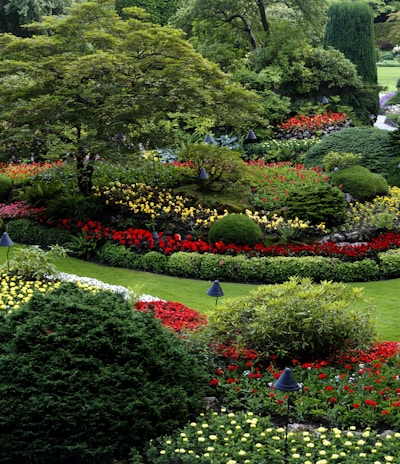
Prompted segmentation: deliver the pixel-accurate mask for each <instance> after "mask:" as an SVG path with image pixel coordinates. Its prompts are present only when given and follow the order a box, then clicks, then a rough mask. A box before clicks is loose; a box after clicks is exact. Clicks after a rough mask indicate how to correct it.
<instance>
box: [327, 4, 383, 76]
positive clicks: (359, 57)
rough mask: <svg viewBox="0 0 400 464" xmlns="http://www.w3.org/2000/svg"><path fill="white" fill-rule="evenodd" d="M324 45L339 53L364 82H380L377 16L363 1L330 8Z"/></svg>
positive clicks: (333, 5) (334, 5) (335, 5)
mask: <svg viewBox="0 0 400 464" xmlns="http://www.w3.org/2000/svg"><path fill="white" fill-rule="evenodd" d="M327 14H328V24H327V26H326V31H325V38H324V46H325V47H326V48H327V47H329V46H331V47H333V48H336V49H337V50H340V51H341V52H342V53H343V54H344V55H345V56H346V57H347V58H348V59H349V60H350V61H352V62H353V63H354V64H355V65H356V66H357V70H358V73H359V74H360V76H361V77H362V79H363V80H364V82H365V83H370V84H376V83H377V70H376V51H375V38H374V24H373V23H374V17H373V13H372V9H371V8H370V7H369V6H368V5H367V4H366V3H361V2H357V1H356V2H339V3H333V4H332V5H331V6H330V7H329V9H328V12H327Z"/></svg>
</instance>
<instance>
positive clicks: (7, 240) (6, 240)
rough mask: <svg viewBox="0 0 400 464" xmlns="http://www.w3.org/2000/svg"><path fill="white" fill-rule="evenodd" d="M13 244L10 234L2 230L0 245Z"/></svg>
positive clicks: (7, 245)
mask: <svg viewBox="0 0 400 464" xmlns="http://www.w3.org/2000/svg"><path fill="white" fill-rule="evenodd" d="M13 245H14V242H13V241H12V240H11V238H10V236H9V235H8V234H7V232H4V234H3V235H2V236H1V238H0V247H10V246H13Z"/></svg>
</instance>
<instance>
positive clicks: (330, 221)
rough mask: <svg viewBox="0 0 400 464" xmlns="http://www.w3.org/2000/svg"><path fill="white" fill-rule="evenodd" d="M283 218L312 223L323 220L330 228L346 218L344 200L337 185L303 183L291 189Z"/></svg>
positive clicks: (316, 223)
mask: <svg viewBox="0 0 400 464" xmlns="http://www.w3.org/2000/svg"><path fill="white" fill-rule="evenodd" d="M285 207H286V208H285V212H284V214H285V218H287V219H296V218H299V219H301V220H302V221H309V222H310V223H311V224H312V225H318V224H320V223H321V222H324V223H325V225H326V227H328V228H331V227H334V226H338V225H340V224H342V223H343V221H344V220H345V218H346V200H345V197H344V193H343V192H342V191H341V190H340V189H339V188H338V187H332V186H331V185H329V184H328V183H326V182H322V183H320V184H308V185H304V186H303V188H301V189H299V190H291V191H290V192H289V194H288V196H287V199H286V203H285Z"/></svg>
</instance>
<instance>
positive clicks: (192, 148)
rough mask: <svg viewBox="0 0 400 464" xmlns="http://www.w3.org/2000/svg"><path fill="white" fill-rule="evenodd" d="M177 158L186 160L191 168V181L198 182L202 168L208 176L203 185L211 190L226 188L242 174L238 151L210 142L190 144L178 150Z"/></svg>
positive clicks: (237, 180)
mask: <svg viewBox="0 0 400 464" xmlns="http://www.w3.org/2000/svg"><path fill="white" fill-rule="evenodd" d="M179 160H180V161H187V162H188V165H189V166H190V167H191V168H192V176H193V177H192V182H199V180H198V175H199V172H200V169H201V168H204V169H205V170H206V172H207V174H208V178H207V179H205V180H203V185H204V186H205V187H206V188H207V189H208V190H212V191H221V190H227V189H228V187H231V186H232V185H234V184H235V183H237V182H241V181H242V180H243V176H244V169H243V161H242V160H241V158H240V153H239V152H237V151H233V150H230V149H229V148H226V147H220V146H217V145H211V144H190V145H187V146H186V147H185V148H184V149H182V150H181V151H180V152H179Z"/></svg>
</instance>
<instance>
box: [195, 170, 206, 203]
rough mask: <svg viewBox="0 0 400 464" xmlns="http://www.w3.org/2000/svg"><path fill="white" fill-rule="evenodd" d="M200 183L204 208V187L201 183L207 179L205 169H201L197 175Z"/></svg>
mask: <svg viewBox="0 0 400 464" xmlns="http://www.w3.org/2000/svg"><path fill="white" fill-rule="evenodd" d="M197 178H198V179H199V181H200V183H201V191H202V198H203V206H204V185H203V183H204V182H205V181H206V180H207V179H208V174H207V171H206V170H205V168H201V169H200V171H199V175H198V176H197Z"/></svg>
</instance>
